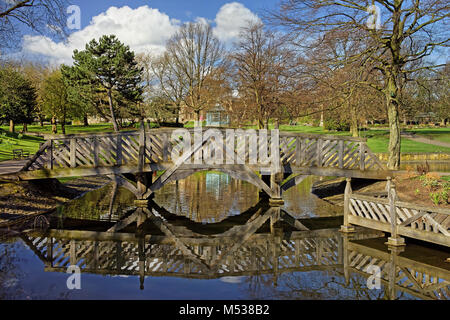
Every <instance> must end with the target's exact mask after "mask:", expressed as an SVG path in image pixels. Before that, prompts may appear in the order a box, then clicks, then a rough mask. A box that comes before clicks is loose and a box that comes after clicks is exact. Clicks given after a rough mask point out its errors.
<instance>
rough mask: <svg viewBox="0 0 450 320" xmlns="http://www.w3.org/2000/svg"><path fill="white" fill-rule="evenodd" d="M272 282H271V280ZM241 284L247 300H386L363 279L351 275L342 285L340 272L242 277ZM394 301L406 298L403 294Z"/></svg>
mask: <svg viewBox="0 0 450 320" xmlns="http://www.w3.org/2000/svg"><path fill="white" fill-rule="evenodd" d="M274 280H275V281H274ZM243 285H244V286H245V289H244V290H245V291H246V292H247V294H248V295H249V298H250V299H280V300H287V299H290V300H330V299H339V300H345V299H352V300H383V299H389V294H388V292H387V288H386V287H385V286H383V285H381V288H380V289H372V290H371V289H369V288H368V287H367V278H366V277H364V276H362V275H359V274H351V275H350V276H349V282H348V284H346V281H345V277H344V272H343V270H342V269H335V270H333V271H308V272H293V273H284V274H280V275H279V276H278V277H277V278H275V276H274V275H270V274H264V275H255V276H250V277H246V278H245V280H244V282H243ZM396 298H397V299H401V298H410V297H409V296H408V297H406V296H405V294H404V293H403V292H399V293H398V294H397V297H396Z"/></svg>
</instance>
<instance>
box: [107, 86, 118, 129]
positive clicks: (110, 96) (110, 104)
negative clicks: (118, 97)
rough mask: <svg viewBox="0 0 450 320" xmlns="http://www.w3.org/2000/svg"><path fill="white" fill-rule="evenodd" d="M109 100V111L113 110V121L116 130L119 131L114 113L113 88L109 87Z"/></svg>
mask: <svg viewBox="0 0 450 320" xmlns="http://www.w3.org/2000/svg"><path fill="white" fill-rule="evenodd" d="M108 102H109V111H110V112H111V121H112V123H113V127H114V131H115V132H119V126H118V125H117V121H116V115H115V114H114V107H113V100H112V89H108Z"/></svg>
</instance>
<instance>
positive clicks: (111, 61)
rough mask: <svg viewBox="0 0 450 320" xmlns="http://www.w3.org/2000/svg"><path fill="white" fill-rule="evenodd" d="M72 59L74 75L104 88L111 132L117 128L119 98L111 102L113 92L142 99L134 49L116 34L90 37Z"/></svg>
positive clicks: (130, 97) (136, 99)
mask: <svg viewBox="0 0 450 320" xmlns="http://www.w3.org/2000/svg"><path fill="white" fill-rule="evenodd" d="M73 59H74V67H73V68H74V69H75V70H72V71H71V72H72V73H73V74H76V75H77V77H78V78H79V79H84V80H85V82H90V83H91V84H92V85H95V83H97V84H98V85H99V86H101V87H102V88H104V89H105V90H106V92H107V97H108V104H109V111H110V117H111V121H112V123H113V126H114V131H119V127H118V125H117V117H116V115H117V108H118V99H116V101H114V96H115V95H114V93H117V94H119V95H120V96H121V97H123V98H124V99H126V100H127V101H129V102H131V103H136V102H139V101H140V100H141V99H142V87H141V74H142V69H141V68H139V67H138V66H137V62H136V60H135V54H134V52H132V51H130V48H129V47H128V46H125V45H124V44H123V43H121V42H120V41H119V40H118V39H117V38H116V36H114V35H110V36H103V37H101V38H100V40H99V41H97V40H95V39H94V40H92V41H91V42H89V43H88V44H87V45H86V49H85V50H83V51H78V50H75V51H74V55H73ZM115 102H116V103H115Z"/></svg>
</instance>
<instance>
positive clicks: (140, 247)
mask: <svg viewBox="0 0 450 320" xmlns="http://www.w3.org/2000/svg"><path fill="white" fill-rule="evenodd" d="M138 252H139V288H140V289H141V290H144V280H145V242H144V239H143V238H142V239H139V242H138Z"/></svg>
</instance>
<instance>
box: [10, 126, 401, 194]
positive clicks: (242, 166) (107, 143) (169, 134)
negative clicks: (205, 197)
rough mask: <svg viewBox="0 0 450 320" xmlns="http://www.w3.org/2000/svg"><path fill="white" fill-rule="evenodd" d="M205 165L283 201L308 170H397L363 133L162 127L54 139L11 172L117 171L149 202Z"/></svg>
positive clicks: (380, 173) (367, 174) (374, 174)
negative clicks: (133, 178) (152, 175)
mask: <svg viewBox="0 0 450 320" xmlns="http://www.w3.org/2000/svg"><path fill="white" fill-rule="evenodd" d="M220 141H222V142H220ZM174 154H175V155H179V157H178V158H176V159H175V158H174ZM203 170H216V171H222V172H225V173H228V174H230V175H231V176H232V177H234V178H237V179H240V180H245V181H248V182H250V183H252V184H254V185H256V186H257V187H258V188H260V189H261V190H263V191H264V192H266V193H267V194H268V195H270V196H271V197H272V198H280V196H281V193H282V192H283V191H284V190H286V189H287V188H289V187H291V186H293V185H296V184H298V183H299V182H301V181H302V179H303V178H304V177H305V176H307V175H319V176H340V177H342V176H345V177H356V178H372V179H386V177H387V176H389V175H391V174H392V172H390V171H388V170H386V169H385V167H384V166H383V165H382V163H381V162H380V161H379V160H378V158H377V157H376V156H375V155H374V154H373V153H372V152H371V151H370V149H369V148H368V147H367V144H366V140H365V139H360V138H352V137H339V136H329V135H313V134H300V133H289V132H279V131H278V130H272V131H267V130H259V131H257V130H245V131H244V130H233V129H227V130H219V129H208V130H206V129H190V130H187V129H178V130H175V129H174V130H167V129H156V130H147V131H145V130H140V131H138V132H134V133H133V132H132V133H130V132H128V133H110V134H109V133H108V134H105V133H103V134H96V135H77V136H66V137H65V138H57V139H50V140H48V141H47V142H46V143H44V144H43V145H42V146H41V148H40V149H39V151H38V152H37V153H36V154H35V155H34V156H33V157H32V158H31V159H30V160H29V161H28V162H27V163H26V164H25V166H24V167H23V168H22V169H21V170H20V172H18V173H16V174H15V175H13V176H14V177H15V178H18V179H21V180H30V179H43V178H60V177H70V176H89V175H109V176H116V178H115V179H116V180H117V181H118V182H123V184H126V185H128V186H129V187H130V190H132V191H134V192H135V193H136V194H137V195H138V198H140V199H145V198H147V197H149V196H150V195H151V194H152V192H154V191H156V190H157V189H159V188H161V187H162V186H163V185H164V184H165V183H167V182H168V181H171V180H176V179H181V178H185V177H186V176H188V175H190V174H192V173H194V172H196V171H203ZM155 171H159V172H164V173H163V174H162V175H161V176H160V177H158V179H156V181H148V178H147V179H144V178H142V177H143V175H142V174H141V173H146V172H155ZM130 173H131V174H138V179H137V180H138V185H137V186H135V188H132V187H131V185H130V184H129V183H127V182H126V181H125V180H126V179H125V178H124V175H126V174H130Z"/></svg>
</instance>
